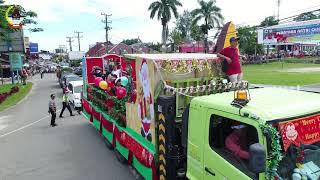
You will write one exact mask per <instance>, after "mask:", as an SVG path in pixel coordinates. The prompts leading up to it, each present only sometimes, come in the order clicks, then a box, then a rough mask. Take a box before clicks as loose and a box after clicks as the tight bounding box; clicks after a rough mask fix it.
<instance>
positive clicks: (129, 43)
mask: <svg viewBox="0 0 320 180" xmlns="http://www.w3.org/2000/svg"><path fill="white" fill-rule="evenodd" d="M121 43H124V44H126V45H129V46H130V45H132V44H136V43H141V40H140V39H139V38H135V39H124V40H123V41H122V42H121Z"/></svg>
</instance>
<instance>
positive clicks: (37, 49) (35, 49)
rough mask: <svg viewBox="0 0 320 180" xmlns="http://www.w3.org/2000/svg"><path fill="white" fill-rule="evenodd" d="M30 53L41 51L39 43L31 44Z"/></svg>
mask: <svg viewBox="0 0 320 180" xmlns="http://www.w3.org/2000/svg"><path fill="white" fill-rule="evenodd" d="M29 49H30V54H36V53H38V52H39V48H38V43H30V44H29Z"/></svg>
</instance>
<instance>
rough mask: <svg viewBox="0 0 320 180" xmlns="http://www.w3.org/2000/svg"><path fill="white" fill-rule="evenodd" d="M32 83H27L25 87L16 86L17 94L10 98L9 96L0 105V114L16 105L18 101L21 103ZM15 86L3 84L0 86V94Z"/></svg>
mask: <svg viewBox="0 0 320 180" xmlns="http://www.w3.org/2000/svg"><path fill="white" fill-rule="evenodd" d="M32 85H33V84H32V83H31V82H28V83H27V85H25V86H23V85H22V84H18V87H19V92H17V93H15V94H13V95H12V96H9V97H8V98H7V99H6V100H5V101H4V102H3V103H1V104H0V112H1V111H3V110H5V109H7V108H9V107H11V106H14V105H16V104H17V103H18V102H19V101H21V100H22V99H23V98H24V97H26V96H27V95H28V93H29V92H30V90H31V88H32ZM13 86H16V85H12V84H5V85H1V86H0V92H4V91H7V89H10V88H11V87H13Z"/></svg>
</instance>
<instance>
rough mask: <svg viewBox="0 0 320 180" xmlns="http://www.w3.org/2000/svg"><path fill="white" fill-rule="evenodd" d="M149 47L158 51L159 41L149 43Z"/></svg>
mask: <svg viewBox="0 0 320 180" xmlns="http://www.w3.org/2000/svg"><path fill="white" fill-rule="evenodd" d="M149 48H151V49H153V50H154V51H158V52H160V50H161V44H160V43H159V42H157V43H156V44H154V43H152V44H151V45H149Z"/></svg>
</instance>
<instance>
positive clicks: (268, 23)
mask: <svg viewBox="0 0 320 180" xmlns="http://www.w3.org/2000/svg"><path fill="white" fill-rule="evenodd" d="M277 24H279V21H278V20H277V19H276V17H274V16H269V17H266V18H265V19H264V20H263V21H262V22H261V23H260V26H262V27H267V26H273V25H277Z"/></svg>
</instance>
